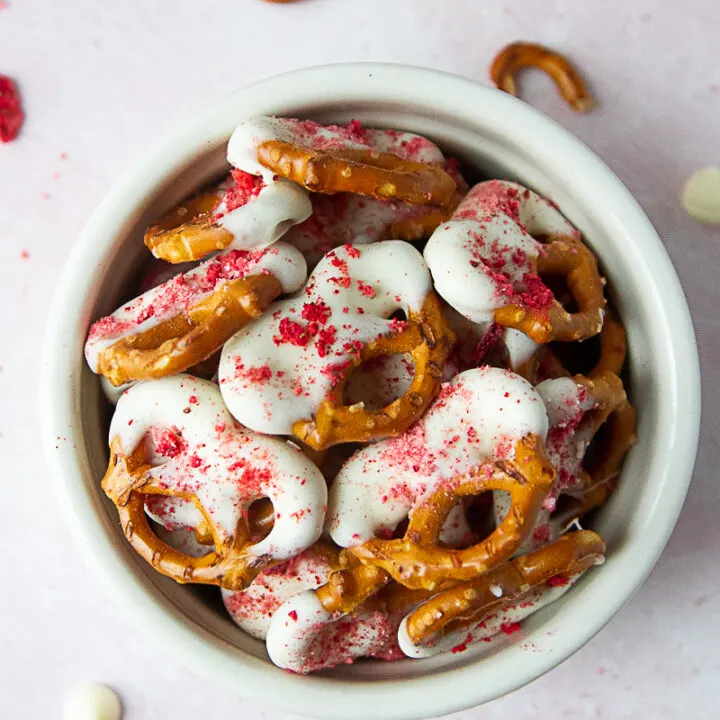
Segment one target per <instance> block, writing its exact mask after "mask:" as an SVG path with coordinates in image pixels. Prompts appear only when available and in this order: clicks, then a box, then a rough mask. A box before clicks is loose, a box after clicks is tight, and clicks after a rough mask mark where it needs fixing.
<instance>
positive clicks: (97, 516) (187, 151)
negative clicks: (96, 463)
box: [39, 63, 700, 720]
mask: <svg viewBox="0 0 720 720" xmlns="http://www.w3.org/2000/svg"><path fill="white" fill-rule="evenodd" d="M438 86H441V87H442V88H443V92H444V93H445V94H447V93H451V94H453V95H454V96H455V97H458V98H470V97H472V98H473V100H474V101H478V102H482V103H483V105H484V107H485V108H486V110H487V112H488V113H491V114H492V115H495V116H496V117H497V118H502V122H503V129H502V131H503V133H504V134H505V135H507V136H511V137H517V136H518V135H528V129H529V128H530V132H531V133H532V135H533V141H534V142H535V143H536V144H538V143H539V142H540V140H542V142H545V143H548V144H549V146H550V147H555V148H561V149H562V153H561V154H562V157H563V158H564V160H563V162H567V163H570V162H574V163H580V164H582V166H583V172H584V174H586V175H587V176H588V177H589V178H591V179H592V180H593V181H595V182H597V183H600V184H602V186H603V191H604V193H605V194H606V196H607V198H606V201H607V203H608V204H610V203H611V204H612V205H613V207H614V208H615V210H616V212H615V217H614V221H615V222H616V223H619V224H622V225H623V226H624V227H627V228H629V230H630V231H631V233H632V235H633V236H634V237H635V238H637V239H638V242H641V243H642V244H643V250H644V251H646V252H647V253H649V256H650V260H651V261H652V273H653V275H654V276H655V278H656V281H657V285H658V287H662V294H661V295H659V297H660V301H661V307H660V308H659V317H660V318H661V320H662V322H663V323H664V324H663V326H662V328H663V329H664V330H668V329H669V328H672V337H674V338H675V340H676V341H675V342H674V343H672V344H670V345H669V346H668V348H667V358H664V359H663V361H667V362H666V364H667V366H668V367H669V368H671V369H673V370H674V373H673V377H672V381H673V382H672V387H671V388H670V390H669V391H670V392H671V393H672V394H673V396H674V398H673V403H674V407H675V409H676V420H675V421H672V420H671V419H670V418H668V420H667V422H668V423H670V424H671V427H670V431H671V438H672V452H670V451H669V449H667V448H665V449H663V448H658V449H656V450H655V451H654V452H655V453H657V452H663V451H664V452H666V453H667V455H668V462H667V477H668V478H672V481H671V482H670V481H668V482H667V483H665V486H664V489H663V492H664V495H663V502H662V503H655V504H654V506H653V508H652V517H651V520H652V522H650V521H649V522H648V523H647V525H648V526H647V527H646V528H645V530H646V540H645V542H643V543H642V544H640V545H639V546H638V547H636V548H633V549H631V551H629V554H627V553H626V554H627V557H626V558H625V563H624V564H623V566H622V567H623V568H625V569H627V566H628V563H630V562H631V561H632V572H629V573H628V572H621V570H622V568H621V567H619V566H618V567H617V568H613V569H610V568H608V570H609V571H611V572H612V571H614V584H613V594H612V596H611V597H609V598H606V600H607V602H606V604H605V605H604V606H603V607H602V611H601V612H598V611H597V608H595V609H593V612H592V613H590V612H588V611H587V609H585V610H582V609H578V608H574V609H573V614H574V615H576V618H577V622H574V623H573V628H574V629H570V628H568V629H567V630H565V629H564V627H561V628H560V629H558V631H557V632H556V633H555V635H556V637H555V638H554V646H553V647H554V651H553V652H552V653H540V654H537V655H534V654H529V653H528V658H527V662H524V663H520V665H522V666H523V667H522V668H521V667H518V664H517V663H516V664H515V665H513V664H512V663H513V656H512V652H511V648H507V649H503V650H502V651H501V652H499V653H498V654H497V655H496V656H494V658H493V662H492V664H491V666H488V667H485V668H483V670H484V671H485V675H484V678H483V679H484V680H485V682H479V680H480V678H479V676H478V672H479V670H480V668H479V666H478V662H480V663H482V662H483V660H482V659H480V660H479V661H476V662H471V663H469V664H467V665H465V666H463V667H457V668H451V669H449V670H444V671H441V672H435V673H431V674H429V675H425V676H421V677H415V678H410V679H387V680H381V681H380V680H379V681H376V682H374V684H373V687H372V697H371V694H370V692H369V688H368V685H367V683H364V682H357V683H354V682H351V681H344V680H337V679H331V678H325V677H323V676H321V675H320V676H308V677H300V676H293V675H291V674H289V673H278V672H276V671H275V669H274V668H271V667H269V666H268V665H267V664H266V663H264V662H262V661H260V660H259V659H257V658H252V657H250V658H248V659H247V660H246V661H239V660H238V659H237V658H236V657H235V656H231V654H230V652H229V650H230V647H231V646H230V645H229V644H228V643H226V642H224V641H222V640H221V639H220V638H218V637H216V636H214V635H212V634H211V633H210V632H208V631H206V630H204V629H202V628H198V627H196V626H195V625H194V624H193V623H191V622H189V621H188V620H187V619H185V618H182V617H178V616H176V615H175V614H174V613H173V612H172V609H171V608H169V607H168V606H167V605H166V604H165V603H164V602H163V600H162V596H161V595H159V594H153V593H151V592H148V591H147V589H146V588H144V587H143V585H142V583H141V582H140V581H139V579H138V578H137V576H136V572H135V571H134V570H133V569H132V568H131V567H130V566H128V565H127V564H126V563H124V562H118V555H117V550H116V549H115V547H114V546H113V543H112V542H111V540H110V538H109V534H108V532H107V528H106V527H105V526H106V525H107V519H105V518H103V517H102V516H101V513H99V512H98V511H97V507H96V504H95V503H94V502H93V499H92V498H91V497H90V495H89V493H87V492H86V491H85V489H84V486H83V484H82V483H81V482H79V481H78V477H79V476H81V475H84V474H87V473H88V472H89V464H88V461H87V457H86V456H84V455H83V452H82V451H81V450H78V449H77V448H80V447H84V441H83V429H82V426H81V423H79V422H75V421H74V418H79V417H80V414H79V413H80V411H79V397H78V395H79V389H80V375H81V368H82V355H81V353H80V354H78V342H77V339H75V340H72V336H73V333H74V331H75V328H76V327H77V325H78V323H80V322H84V323H85V326H86V321H87V318H85V319H84V321H82V320H80V319H79V316H80V315H81V314H82V311H83V310H82V308H83V300H84V297H85V296H86V294H87V291H88V288H89V283H90V281H91V276H92V274H93V272H94V271H95V270H96V268H97V267H98V266H100V265H101V264H102V262H103V258H104V257H105V255H106V254H107V249H108V247H109V242H110V240H109V239H108V238H109V237H110V236H111V235H112V234H111V233H108V232H107V230H106V229H105V226H106V225H107V224H108V223H111V224H113V225H116V226H118V227H120V226H121V225H122V223H123V222H124V221H125V220H127V212H128V208H132V207H134V206H135V205H136V204H137V202H138V201H139V200H140V199H142V198H143V197H146V196H147V194H148V193H149V192H150V191H151V190H152V187H153V186H157V183H158V182H159V181H161V180H162V178H165V177H167V176H168V175H169V173H171V172H174V171H176V169H177V168H178V167H179V166H180V164H181V162H182V161H183V160H185V161H190V160H191V159H192V158H193V156H195V157H196V156H197V155H198V154H199V153H202V152H205V151H206V150H207V149H208V148H209V147H210V144H209V142H210V141H209V139H208V138H209V137H210V136H214V139H215V140H217V139H218V138H219V136H221V135H223V134H225V135H226V134H227V132H226V130H225V129H224V128H226V127H227V126H228V122H229V118H232V117H235V118H237V117H241V116H242V114H243V107H244V106H246V105H248V104H250V105H252V104H254V105H262V104H263V103H265V104H267V102H268V101H267V98H269V97H270V98H272V97H274V98H281V99H282V102H283V103H285V102H288V100H289V101H292V100H296V101H297V102H298V103H300V104H301V103H308V102H316V103H317V104H322V102H323V101H328V100H329V99H330V100H332V101H333V102H336V101H338V100H340V99H343V100H346V101H347V103H348V105H350V106H352V105H359V104H362V103H373V104H377V103H379V102H391V101H392V102H395V103H396V104H397V103H398V102H403V103H404V102H405V101H406V100H407V101H413V102H416V103H419V104H423V105H424V106H425V107H433V102H434V100H435V99H436V97H437V88H438ZM559 154H560V153H559ZM123 208H124V210H123ZM123 214H125V217H124V218H123ZM664 330H662V331H664ZM657 332H661V330H658V331H657ZM79 347H80V348H81V345H80V346H79ZM58 378H60V379H62V381H61V382H58ZM66 378H68V379H69V381H66V380H65V379H66ZM39 390H40V406H41V422H42V438H43V445H44V448H45V452H46V456H47V461H48V464H49V465H50V467H51V469H52V475H53V476H54V478H55V483H54V486H55V489H56V491H57V492H56V495H57V497H58V499H59V502H60V505H61V506H62V508H63V512H64V514H65V516H66V519H67V521H68V524H69V525H70V527H71V528H72V530H73V533H74V534H75V536H76V539H77V541H78V543H79V544H80V546H81V547H82V548H83V549H84V550H85V551H86V555H87V556H89V557H90V558H91V561H92V562H93V564H95V565H96V566H97V568H98V570H99V574H100V576H101V577H102V578H103V579H104V580H105V582H106V584H107V585H108V586H109V589H110V590H111V591H114V592H118V593H122V596H123V602H124V605H126V606H127V607H129V608H131V610H132V611H133V612H134V614H135V616H136V617H137V618H138V620H139V621H140V622H141V623H142V624H143V626H144V628H145V629H146V630H148V631H149V632H150V633H151V634H155V635H159V636H162V637H163V638H164V640H165V641H166V642H167V643H168V644H170V645H171V646H172V647H173V649H174V650H176V651H177V652H178V654H179V655H180V656H181V657H182V660H183V662H184V663H185V664H186V665H188V666H190V667H192V668H193V669H194V670H195V671H197V672H198V673H200V674H207V673H208V672H212V674H213V676H214V677H217V678H220V679H221V680H224V681H226V682H227V683H229V684H231V685H232V686H233V687H234V688H236V689H239V690H240V691H241V693H242V694H243V695H245V696H247V697H249V698H251V699H253V700H255V701H258V702H261V703H264V704H271V705H273V706H274V707H276V708H278V709H281V710H284V711H287V712H291V713H299V714H303V715H309V716H313V717H327V718H334V719H335V720H340V719H341V718H352V717H356V716H357V713H356V712H355V707H356V704H359V703H362V706H363V707H365V708H366V709H369V708H370V707H371V705H372V713H373V715H375V716H376V717H377V718H378V720H382V719H383V718H388V719H389V718H395V719H400V718H407V719H410V718H421V717H429V716H433V715H438V714H446V713H450V712H454V711H458V710H462V709H465V708H468V707H472V706H475V705H478V704H481V703H483V702H486V701H488V700H491V699H494V698H496V697H499V696H501V695H504V694H506V693H508V692H511V691H512V690H515V689H517V688H519V687H522V686H523V685H525V684H527V683H528V682H530V681H532V680H534V679H535V678H537V677H539V676H540V675H542V674H544V673H545V672H547V671H549V670H550V669H552V668H554V667H556V666H557V665H558V664H560V663H561V662H562V661H563V660H565V659H566V658H567V657H569V656H570V655H571V654H572V653H573V652H575V651H576V650H578V649H579V648H580V647H582V645H584V644H585V643H586V642H587V641H588V640H590V639H591V638H592V637H593V636H594V635H595V634H596V633H597V632H598V631H599V630H600V629H601V628H602V627H603V626H604V625H605V624H606V623H607V622H608V621H609V620H610V618H611V617H613V616H614V615H615V614H616V612H617V611H618V610H619V609H620V608H621V607H622V605H624V604H625V603H626V602H627V601H628V600H629V599H630V597H632V595H633V594H634V592H635V591H636V590H637V588H638V587H639V586H640V585H641V584H642V582H643V581H644V579H645V578H646V577H647V575H648V574H649V573H650V571H651V570H652V568H653V566H654V565H655V563H656V561H657V559H658V558H659V556H660V554H661V552H662V550H663V548H664V546H665V544H666V542H667V540H668V539H669V536H670V533H671V532H672V529H673V527H674V525H675V522H676V520H677V517H678V515H679V512H680V510H681V508H682V504H683V501H684V498H685V495H686V493H687V488H688V485H689V482H690V478H691V474H692V468H693V465H694V460H695V454H696V451H697V444H698V435H699V424H700V370H699V360H698V353H697V345H696V342H695V335H694V331H693V326H692V320H691V317H690V312H689V309H688V305H687V301H686V299H685V296H684V294H683V291H682V288H681V286H680V282H679V280H678V277H677V275H676V273H675V270H674V268H673V266H672V263H671V261H670V258H669V257H668V255H667V253H666V251H665V248H664V247H663V245H662V242H661V241H660V238H659V237H658V235H657V233H656V232H655V230H654V228H653V226H652V225H651V224H650V221H649V220H648V218H647V217H646V216H645V214H644V213H643V211H642V210H641V208H640V207H639V205H638V204H637V202H636V201H635V199H634V198H633V197H632V195H631V194H630V192H629V191H628V189H627V188H626V187H625V186H624V185H623V184H622V182H621V181H620V180H619V179H618V178H617V177H616V176H615V175H614V174H613V173H612V171H611V170H610V169H609V168H608V167H607V166H606V165H605V164H604V163H603V162H602V161H601V160H600V159H599V158H598V157H597V156H596V155H595V154H594V153H593V152H592V151H591V150H590V149H589V148H588V147H586V146H585V145H584V144H583V143H582V142H581V141H580V140H579V139H577V138H576V137H575V136H574V135H572V134H571V133H570V132H569V131H567V130H565V129H564V128H562V127H561V126H560V125H558V124H557V123H555V122H554V121H553V120H551V119H550V118H548V117H546V116H545V115H543V114H542V113H540V112H539V111H537V110H535V109H534V108H532V107H530V106H529V105H526V104H525V103H522V102H520V101H518V100H516V99H514V98H511V97H509V96H507V95H505V94H504V93H501V92H499V91H497V90H495V89H494V88H490V87H486V86H483V85H480V84H478V83H476V82H474V81H472V80H469V79H466V78H462V77H459V76H456V75H452V74H449V73H444V72H441V71H438V70H432V69H428V68H420V67H413V66H407V65H396V64H391V63H343V64H331V65H321V66H316V67H310V68H304V69H300V70H295V71H292V72H288V73H283V74H281V75H277V76H274V77H271V78H267V79H264V80H261V81H259V82H257V83H254V84H252V85H249V86H247V87H245V88H242V89H240V90H237V91H235V92H234V93H232V94H230V95H228V96H226V97H223V98H221V99H220V100H218V101H216V102H215V103H213V104H212V105H211V106H210V107H209V108H207V109H206V110H204V111H203V112H201V113H200V114H198V115H197V116H195V117H194V118H192V119H191V120H190V121H189V122H187V123H185V125H184V126H182V127H181V128H179V129H178V130H177V131H176V132H174V133H172V134H171V135H169V136H168V137H167V138H166V139H165V140H163V141H162V142H161V143H160V144H159V145H157V146H156V147H155V148H154V149H152V150H151V151H150V152H149V153H147V154H146V155H145V157H144V158H143V159H141V160H140V162H139V163H137V164H136V165H135V167H133V168H131V169H130V170H129V171H128V172H127V173H126V174H125V176H124V177H123V178H122V179H121V180H120V181H119V182H118V183H117V184H116V185H115V187H114V188H113V189H112V190H111V191H110V192H109V193H108V195H107V196H106V197H105V199H104V200H103V201H102V202H101V203H100V205H99V206H98V207H97V209H96V210H95V212H94V213H93V215H92V216H91V218H90V220H89V221H88V223H87V225H86V227H85V229H84V230H83V232H82V234H81V236H80V238H79V240H78V241H77V242H76V244H75V247H74V249H73V250H72V253H71V255H70V257H69V259H68V262H67V265H66V267H65V269H64V271H63V273H62V276H61V280H60V283H59V286H58V289H57V291H56V294H55V298H54V302H53V306H52V308H51V313H50V318H49V321H48V325H47V332H46V337H45V344H44V348H43V354H42V371H41V382H40V387H39ZM677 418H679V419H681V420H682V421H678V420H677ZM58 438H62V439H63V441H62V442H60V443H59V442H58ZM76 444H77V448H76ZM608 580H609V578H608ZM515 660H517V658H515ZM358 706H359V705H358Z"/></svg>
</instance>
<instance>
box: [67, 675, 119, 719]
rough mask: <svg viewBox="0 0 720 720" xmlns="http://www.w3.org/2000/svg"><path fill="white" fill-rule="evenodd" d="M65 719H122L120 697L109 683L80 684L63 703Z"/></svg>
mask: <svg viewBox="0 0 720 720" xmlns="http://www.w3.org/2000/svg"><path fill="white" fill-rule="evenodd" d="M62 717H63V720H120V718H121V717H122V705H121V704H120V698H119V697H118V696H117V695H116V694H115V693H114V692H113V691H112V690H111V689H110V688H109V687H107V685H96V684H88V685H80V686H78V687H76V688H75V689H74V690H73V691H72V692H71V693H70V694H69V695H68V696H67V697H66V698H65V702H64V704H63V715H62Z"/></svg>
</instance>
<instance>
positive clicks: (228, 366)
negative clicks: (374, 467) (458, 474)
mask: <svg viewBox="0 0 720 720" xmlns="http://www.w3.org/2000/svg"><path fill="white" fill-rule="evenodd" d="M431 288H432V286H431V282H430V277H429V273H428V271H427V268H426V267H425V264H424V263H423V260H422V257H421V255H420V254H419V253H418V252H417V251H416V250H415V249H414V248H413V247H412V246H410V245H408V244H407V243H403V242H399V241H388V242H383V243H377V244H373V245H346V246H343V247H341V248H338V249H337V250H334V251H331V252H330V253H328V254H327V255H326V256H325V257H324V258H323V260H322V261H321V262H320V264H319V265H318V266H317V267H316V268H315V270H314V272H313V273H312V275H311V276H310V279H309V281H308V284H307V285H306V287H305V290H304V291H303V292H302V293H300V294H299V295H297V296H296V297H294V298H291V299H289V300H285V301H283V302H280V303H277V304H275V305H273V306H272V307H271V308H269V310H268V312H267V313H266V314H265V315H264V316H263V317H262V318H259V319H258V320H257V321H255V322H254V323H253V324H252V325H249V326H248V327H246V328H245V329H244V330H242V331H241V332H239V333H237V334H236V335H235V337H233V338H232V340H230V341H229V342H228V343H227V344H226V345H225V347H224V349H223V354H222V359H221V361H220V369H219V379H220V388H221V390H222V394H223V399H224V400H225V402H226V404H227V406H228V408H229V409H230V412H232V414H233V415H234V416H235V417H236V418H237V419H238V421H239V422H241V423H242V424H243V425H245V426H247V427H249V428H252V429H253V430H256V431H258V432H265V433H270V434H275V435H278V434H287V435H289V434H291V433H294V434H295V435H296V436H297V437H298V438H300V439H301V440H302V441H303V442H304V443H306V444H307V445H309V446H311V447H313V448H315V449H321V448H325V447H329V446H330V445H333V444H336V443H340V442H361V441H366V440H370V439H374V438H380V437H387V436H390V435H397V434H399V433H401V432H402V431H403V430H405V428H407V427H408V426H409V425H410V424H411V423H412V422H414V421H415V420H416V419H417V418H419V417H420V416H421V415H422V414H423V412H424V411H425V409H426V408H427V407H428V405H429V404H430V402H431V400H432V398H433V397H434V396H435V395H436V394H437V392H438V390H439V388H440V382H441V375H442V368H443V364H444V361H445V357H446V356H447V353H448V351H449V348H450V345H451V344H452V333H451V331H450V330H449V328H448V327H447V325H446V323H445V319H444V316H443V314H442V310H441V309H440V305H439V302H438V299H437V298H436V297H435V295H434V294H433V293H432V289H431ZM398 311H400V312H403V313H405V315H406V317H407V321H405V320H400V319H397V318H396V319H391V316H392V315H393V313H395V312H398ZM397 353H400V354H409V355H411V356H412V358H413V361H414V365H415V370H414V372H415V374H414V377H413V380H412V383H411V384H410V387H409V388H408V390H407V392H406V393H405V394H404V395H403V396H402V397H400V398H398V399H397V400H395V401H393V402H392V403H390V404H389V405H387V406H386V407H384V408H380V409H375V410H369V409H366V408H365V407H364V405H363V404H362V403H356V404H355V405H346V404H344V400H343V388H344V386H345V383H346V381H347V378H348V376H349V375H350V374H351V373H352V371H353V370H354V369H355V368H356V367H358V366H359V365H361V364H362V363H364V362H367V361H370V360H372V359H373V358H376V357H380V356H383V355H389V354H397Z"/></svg>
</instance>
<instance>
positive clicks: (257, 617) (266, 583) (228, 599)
mask: <svg viewBox="0 0 720 720" xmlns="http://www.w3.org/2000/svg"><path fill="white" fill-rule="evenodd" d="M331 572H332V568H331V567H330V563H329V562H328V559H327V557H326V556H324V555H323V554H322V553H319V552H316V551H315V550H314V549H313V548H310V549H309V550H306V551H305V552H303V553H300V554H299V555H297V556H295V557H294V558H291V559H290V560H287V561H286V562H284V563H282V564H280V565H275V566H274V567H271V568H270V569H268V570H265V571H263V572H261V573H260V574H259V575H258V576H257V577H256V578H255V580H253V582H252V585H250V587H249V588H247V589H246V590H241V591H239V592H233V591H231V590H226V589H224V588H223V590H222V597H223V602H224V603H225V608H226V609H227V611H228V612H229V613H230V616H231V617H232V619H233V620H234V621H235V622H236V623H237V624H238V625H239V626H240V627H241V628H242V629H243V630H244V631H245V632H246V633H248V635H252V636H253V637H255V638H259V639H260V640H264V639H265V638H266V636H267V632H268V627H269V625H270V619H271V618H272V616H273V615H274V614H275V611H276V610H277V609H278V608H279V607H280V606H281V605H282V604H283V603H285V602H287V601H288V600H290V598H292V597H294V596H295V595H298V594H299V593H301V592H303V591H305V590H315V589H316V588H318V587H320V586H321V585H324V584H325V583H326V582H327V580H328V577H329V576H330V573H331Z"/></svg>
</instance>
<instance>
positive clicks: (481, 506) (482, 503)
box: [464, 490, 510, 547]
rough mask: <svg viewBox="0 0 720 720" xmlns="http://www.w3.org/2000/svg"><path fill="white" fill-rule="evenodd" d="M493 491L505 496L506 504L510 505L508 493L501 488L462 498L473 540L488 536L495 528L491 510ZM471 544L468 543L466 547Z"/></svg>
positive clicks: (493, 515) (493, 514)
mask: <svg viewBox="0 0 720 720" xmlns="http://www.w3.org/2000/svg"><path fill="white" fill-rule="evenodd" d="M495 492H499V493H501V494H502V495H504V496H506V498H505V499H506V500H507V504H508V506H509V505H510V493H506V492H504V491H503V490H496V491H493V490H486V491H485V492H482V493H480V494H479V495H474V496H472V497H468V498H464V501H465V517H466V518H467V521H468V524H469V525H470V529H471V530H472V532H473V534H474V535H475V542H477V539H478V538H486V537H489V535H490V534H491V533H492V531H493V530H494V529H495V513H494V511H493V506H494V495H495ZM472 544H473V543H469V545H468V547H469V546H470V545H472Z"/></svg>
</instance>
